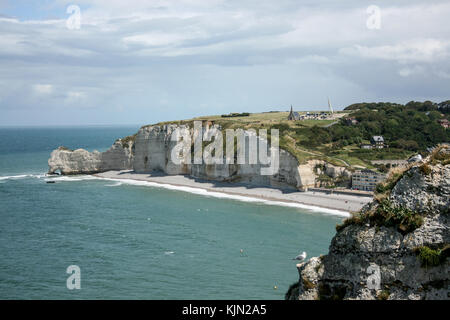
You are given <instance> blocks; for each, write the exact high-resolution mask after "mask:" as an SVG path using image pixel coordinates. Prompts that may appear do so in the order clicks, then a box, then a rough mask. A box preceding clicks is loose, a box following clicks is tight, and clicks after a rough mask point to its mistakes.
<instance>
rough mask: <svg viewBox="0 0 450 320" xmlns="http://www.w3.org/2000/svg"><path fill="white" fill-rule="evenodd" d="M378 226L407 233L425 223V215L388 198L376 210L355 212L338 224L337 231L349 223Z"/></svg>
mask: <svg viewBox="0 0 450 320" xmlns="http://www.w3.org/2000/svg"><path fill="white" fill-rule="evenodd" d="M367 223H368V224H369V225H370V226H377V227H381V226H384V227H392V228H396V229H397V231H398V232H400V233H401V234H403V235H405V234H407V233H409V232H412V231H414V230H415V229H417V228H419V227H420V226H421V225H422V224H423V217H422V216H421V215H420V214H419V213H417V212H413V211H412V210H410V209H408V208H404V207H400V206H394V205H392V203H391V202H390V201H389V200H388V199H383V200H381V201H380V202H379V204H378V207H377V208H376V209H375V210H372V211H369V212H366V213H354V214H353V215H352V217H350V218H348V219H346V220H344V222H343V223H342V224H340V225H336V231H338V232H339V231H341V230H343V229H344V228H345V227H347V226H349V225H352V224H354V225H363V224H367Z"/></svg>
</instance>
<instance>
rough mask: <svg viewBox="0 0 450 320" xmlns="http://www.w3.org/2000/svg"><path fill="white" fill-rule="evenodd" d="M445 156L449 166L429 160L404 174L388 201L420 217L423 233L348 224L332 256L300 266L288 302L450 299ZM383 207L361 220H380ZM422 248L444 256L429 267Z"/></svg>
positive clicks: (449, 183) (449, 171)
mask: <svg viewBox="0 0 450 320" xmlns="http://www.w3.org/2000/svg"><path fill="white" fill-rule="evenodd" d="M441 153H443V154H446V156H443V157H441V159H446V160H443V161H433V159H432V158H430V157H429V158H427V159H426V160H425V164H422V163H417V164H415V165H413V166H412V167H411V168H409V169H408V170H407V171H406V172H404V173H403V175H402V177H401V178H400V179H399V180H398V181H397V183H396V184H395V186H394V187H393V188H392V190H391V191H390V193H389V195H388V198H387V199H388V200H389V202H390V203H391V204H392V205H393V206H394V207H395V208H406V209H402V210H406V211H403V212H405V213H406V214H412V213H414V214H419V215H420V217H421V218H422V219H423V222H422V224H421V225H420V226H419V227H417V228H415V229H414V230H411V231H409V232H401V229H399V228H397V227H395V226H393V225H389V224H385V225H384V224H383V223H381V224H374V223H373V221H376V220H366V221H364V220H362V219H361V218H359V219H360V220H358V221H357V222H352V223H345V224H344V225H343V226H342V228H339V229H338V230H339V231H338V232H337V234H336V235H335V236H334V238H333V239H332V241H331V244H330V247H329V252H328V254H327V255H324V256H321V257H319V258H318V257H314V258H311V259H310V260H309V261H307V262H303V263H300V264H298V265H297V269H298V272H299V276H300V277H299V278H300V279H299V282H298V283H297V284H295V285H293V286H292V287H291V288H290V290H289V292H288V293H287V294H286V298H287V299H300V300H311V299H312V300H317V299H364V300H366V299H446V300H447V299H450V291H449V272H450V263H449V259H448V255H449V254H448V251H449V243H450V231H449V208H450V196H449V188H450V165H449V163H448V159H449V157H450V149H445V148H443V149H441ZM423 165H425V166H426V167H422V166H423ZM380 201H382V200H380ZM379 205H380V204H379V202H377V200H374V201H373V202H372V203H369V204H368V205H366V206H365V207H364V208H363V209H362V212H361V215H360V217H364V215H368V214H369V213H370V212H371V213H372V214H377V213H376V211H374V210H375V209H376V208H377V206H379ZM408 210H411V211H408ZM374 212H375V213H374ZM395 212H396V213H395V214H400V213H399V212H400V211H395ZM373 218H377V217H376V216H373ZM380 218H381V217H380V216H378V219H380ZM361 221H362V222H361ZM423 248H425V250H427V252H433V254H437V252H439V253H440V255H439V258H437V256H435V260H433V261H434V263H433V264H431V265H428V264H425V265H424V261H423V260H422V259H426V258H427V257H422V256H421V255H420V250H419V249H423ZM432 250H433V251H432ZM428 258H429V256H428ZM436 259H437V260H436ZM426 261H428V260H426ZM436 261H437V262H436ZM427 263H428V262H427Z"/></svg>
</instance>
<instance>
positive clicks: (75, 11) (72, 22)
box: [66, 4, 81, 30]
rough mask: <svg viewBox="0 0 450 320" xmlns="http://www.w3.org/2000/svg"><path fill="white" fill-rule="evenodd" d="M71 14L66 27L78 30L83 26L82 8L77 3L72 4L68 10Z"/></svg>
mask: <svg viewBox="0 0 450 320" xmlns="http://www.w3.org/2000/svg"><path fill="white" fill-rule="evenodd" d="M66 13H67V14H70V16H69V17H68V18H67V20H66V27H67V29H69V30H78V29H80V28H81V9H80V7H79V6H77V5H74V4H72V5H70V6H68V7H67V10H66Z"/></svg>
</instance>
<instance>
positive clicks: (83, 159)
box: [48, 124, 350, 190]
mask: <svg viewBox="0 0 450 320" xmlns="http://www.w3.org/2000/svg"><path fill="white" fill-rule="evenodd" d="M177 129H183V130H184V129H187V130H189V131H190V133H191V136H192V138H193V135H194V132H193V128H191V127H189V126H188V125H176V124H166V125H151V126H144V127H142V128H140V129H139V131H138V132H137V133H136V134H135V135H133V136H129V137H126V138H122V139H118V140H117V141H116V142H115V143H114V144H113V146H112V147H111V148H110V149H109V150H107V151H105V152H98V151H93V152H88V151H86V150H84V149H77V150H70V149H68V148H65V147H59V148H58V149H56V150H54V151H53V152H52V154H51V156H50V159H49V160H48V165H49V173H61V174H63V175H72V174H92V173H98V172H104V171H109V170H126V169H129V170H134V171H135V172H137V173H147V172H153V171H161V172H164V173H166V174H169V175H178V174H183V175H190V176H192V177H195V178H201V179H205V180H215V181H228V182H245V183H249V184H254V185H262V186H271V187H283V188H284V187H288V188H296V189H300V190H306V189H307V188H309V187H314V186H318V185H317V183H318V182H317V180H316V178H317V176H318V175H319V174H322V175H323V174H326V175H328V176H329V177H330V178H332V179H333V178H341V177H345V178H347V179H348V178H349V176H350V172H349V171H347V170H346V168H344V167H338V166H333V165H331V164H329V163H326V162H324V161H321V160H311V161H309V162H308V163H303V164H300V163H299V161H298V160H297V158H295V157H294V156H293V155H291V154H290V153H289V152H287V151H285V150H280V154H279V170H278V172H276V173H275V174H274V175H261V174H260V172H261V168H262V167H263V166H262V165H260V164H211V165H207V164H191V163H181V164H176V163H175V162H174V161H171V160H172V159H171V151H172V149H173V147H174V146H175V145H176V142H175V141H172V139H171V137H172V133H173V132H174V131H175V130H177ZM210 129H211V128H210V127H206V128H205V129H204V130H205V132H204V134H205V135H207V134H208V130H210ZM218 129H220V128H218ZM248 153H249V152H248V149H246V150H245V157H246V158H248V157H249V154H248ZM246 163H248V162H246Z"/></svg>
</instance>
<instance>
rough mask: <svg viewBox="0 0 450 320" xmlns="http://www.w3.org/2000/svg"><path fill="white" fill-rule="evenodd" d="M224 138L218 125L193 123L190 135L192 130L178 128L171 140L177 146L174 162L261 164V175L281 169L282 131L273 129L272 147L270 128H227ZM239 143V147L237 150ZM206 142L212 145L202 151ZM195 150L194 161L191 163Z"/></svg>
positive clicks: (172, 155)
mask: <svg viewBox="0 0 450 320" xmlns="http://www.w3.org/2000/svg"><path fill="white" fill-rule="evenodd" d="M225 137H226V139H225V156H224V138H223V134H222V131H221V130H220V129H219V128H218V127H217V126H212V127H206V128H204V127H203V126H202V121H194V128H193V132H192V134H191V130H190V128H189V127H177V128H176V129H175V130H174V131H173V133H172V135H171V140H172V141H174V142H176V145H175V146H174V147H173V148H172V150H171V159H170V160H171V162H172V163H174V164H176V165H182V164H192V163H193V164H206V165H221V164H227V165H228V164H235V163H236V164H240V165H243V164H248V165H260V166H261V169H260V174H261V175H274V174H277V173H278V169H279V158H280V150H279V130H278V129H271V130H270V146H269V144H268V140H269V136H268V133H267V129H259V135H258V134H257V132H256V130H255V129H248V130H243V129H236V130H234V129H226V130H225ZM235 140H236V147H235ZM204 142H211V143H209V144H208V145H206V146H205V147H204V148H203V143H204ZM192 151H193V158H194V159H193V162H192Z"/></svg>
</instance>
